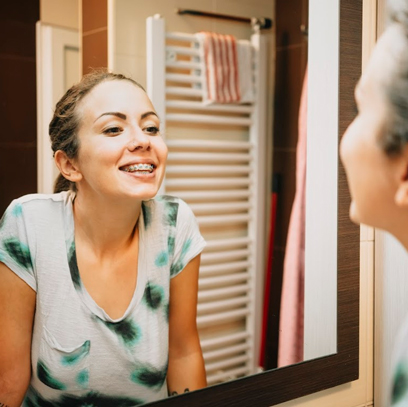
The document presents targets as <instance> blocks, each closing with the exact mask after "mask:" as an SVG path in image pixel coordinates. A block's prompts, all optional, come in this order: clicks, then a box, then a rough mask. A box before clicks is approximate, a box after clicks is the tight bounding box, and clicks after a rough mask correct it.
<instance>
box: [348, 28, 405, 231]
mask: <svg viewBox="0 0 408 407" xmlns="http://www.w3.org/2000/svg"><path fill="white" fill-rule="evenodd" d="M399 30H400V28H399V27H398V25H397V24H394V25H393V26H391V27H390V28H389V29H388V30H387V31H386V32H385V33H384V35H383V36H382V37H381V38H380V40H379V41H378V43H377V45H376V47H375V49H374V52H373V54H372V56H371V59H370V61H369V64H368V66H367V69H366V70H365V72H364V74H363V76H362V77H361V80H360V82H359V84H358V85H357V87H356V91H355V97H356V104H357V108H358V114H357V116H356V118H355V119H354V121H353V122H352V123H351V124H350V126H349V127H348V129H347V131H346V133H345V134H344V136H343V139H342V141H341V147H340V155H341V159H342V162H343V164H344V167H345V170H346V174H347V180H348V184H349V188H350V193H351V198H352V203H351V207H350V217H351V219H352V220H353V221H354V222H356V223H364V224H368V225H371V226H375V227H379V228H382V229H386V230H389V231H393V229H394V227H395V226H396V225H397V223H398V220H400V219H399V216H400V215H399V212H398V211H399V208H398V207H397V206H396V200H395V197H396V193H397V190H398V188H399V185H400V183H401V181H402V180H403V177H404V176H405V175H406V167H405V161H404V159H403V155H401V156H398V157H390V156H387V155H386V154H385V153H384V151H383V150H382V148H381V146H380V142H379V140H380V139H381V138H382V137H384V134H385V129H386V123H387V119H388V117H389V105H388V102H387V99H386V96H387V95H386V92H385V88H384V86H385V85H386V83H387V80H388V78H389V77H390V76H391V75H392V74H393V66H394V64H395V57H394V52H395V49H396V48H398V47H395V42H396V41H397V40H398V38H399V36H400V32H399Z"/></svg>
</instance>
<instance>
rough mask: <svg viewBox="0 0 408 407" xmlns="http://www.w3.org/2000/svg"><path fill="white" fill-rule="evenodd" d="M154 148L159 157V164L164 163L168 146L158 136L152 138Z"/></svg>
mask: <svg viewBox="0 0 408 407" xmlns="http://www.w3.org/2000/svg"><path fill="white" fill-rule="evenodd" d="M154 149H155V151H156V154H157V156H158V158H159V159H160V162H161V164H166V162H167V155H168V148H167V145H166V143H165V142H164V140H163V139H162V138H161V137H160V138H159V137H157V138H155V139H154Z"/></svg>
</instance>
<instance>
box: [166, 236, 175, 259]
mask: <svg viewBox="0 0 408 407" xmlns="http://www.w3.org/2000/svg"><path fill="white" fill-rule="evenodd" d="M175 243H176V238H175V237H174V236H173V230H170V235H169V237H168V238H167V247H168V250H169V256H173V254H174V245H175Z"/></svg>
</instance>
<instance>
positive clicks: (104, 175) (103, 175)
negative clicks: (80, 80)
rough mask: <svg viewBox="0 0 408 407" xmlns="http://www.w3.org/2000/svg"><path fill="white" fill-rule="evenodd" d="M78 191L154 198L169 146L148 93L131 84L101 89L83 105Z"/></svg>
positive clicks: (113, 83)
mask: <svg viewBox="0 0 408 407" xmlns="http://www.w3.org/2000/svg"><path fill="white" fill-rule="evenodd" d="M78 114H79V118H80V126H79V132H78V137H79V145H80V147H79V153H78V157H77V159H76V160H75V166H76V168H77V169H78V171H79V173H80V180H79V182H77V186H78V190H79V192H81V191H83V192H85V193H86V191H88V192H89V193H92V194H96V195H102V196H105V197H111V198H121V197H129V198H136V199H140V200H142V199H150V198H152V197H154V196H155V195H156V193H157V191H158V189H159V187H160V185H161V182H162V180H163V176H164V171H165V166H166V160H167V147H166V144H165V143H164V141H163V139H162V137H161V135H160V130H159V129H160V121H159V118H158V117H157V115H156V113H155V111H154V108H153V105H152V103H151V102H150V100H149V98H148V97H147V95H146V93H145V92H144V91H143V90H142V89H140V88H139V87H137V86H136V85H134V84H132V83H131V82H129V81H126V80H109V81H105V82H102V83H100V84H99V85H97V86H96V87H95V88H94V89H93V90H92V91H91V92H90V93H89V94H88V95H86V96H85V97H84V99H83V100H82V102H81V104H80V105H79V106H78Z"/></svg>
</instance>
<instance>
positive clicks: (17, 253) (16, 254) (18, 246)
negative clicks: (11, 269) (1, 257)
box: [4, 238, 33, 270]
mask: <svg viewBox="0 0 408 407" xmlns="http://www.w3.org/2000/svg"><path fill="white" fill-rule="evenodd" d="M4 248H5V249H6V251H7V253H8V254H9V256H10V257H11V258H12V259H13V260H14V261H15V262H16V263H18V264H19V265H20V266H22V267H24V268H25V269H26V270H32V269H33V263H32V261H31V254H30V250H29V249H28V247H27V246H26V245H25V244H24V243H22V242H20V241H19V240H17V239H15V238H11V239H7V240H5V241H4Z"/></svg>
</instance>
